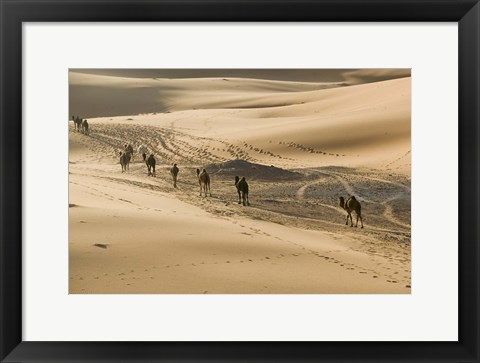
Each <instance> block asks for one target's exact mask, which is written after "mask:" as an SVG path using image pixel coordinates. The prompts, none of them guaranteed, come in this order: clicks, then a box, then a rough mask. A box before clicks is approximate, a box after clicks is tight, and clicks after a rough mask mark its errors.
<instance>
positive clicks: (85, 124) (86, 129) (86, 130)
mask: <svg viewBox="0 0 480 363" xmlns="http://www.w3.org/2000/svg"><path fill="white" fill-rule="evenodd" d="M82 132H83V133H84V134H85V135H88V121H87V120H83V121H82Z"/></svg>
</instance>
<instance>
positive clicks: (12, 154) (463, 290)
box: [0, 0, 480, 363]
mask: <svg viewBox="0 0 480 363" xmlns="http://www.w3.org/2000/svg"><path fill="white" fill-rule="evenodd" d="M0 12H1V44H0V46H1V48H0V54H1V69H0V72H1V74H0V79H1V87H0V100H1V101H0V102H1V104H0V110H1V111H0V112H1V114H0V117H1V118H0V137H1V145H0V146H1V153H0V162H1V164H0V173H1V181H0V182H1V189H0V193H1V194H0V198H1V199H0V201H1V215H0V216H1V218H0V233H1V239H0V244H1V269H0V307H1V310H0V324H1V330H0V359H1V362H5V363H10V362H50V361H52V362H53V361H56V362H60V361H64V362H73V361H75V362H102V361H122V362H140V361H143V362H145V361H158V362H167V361H168V362H180V361H182V362H187V361H188V362H200V361H202V362H207V361H209V362H210V361H211V362H233V361H235V362H239V361H242V362H252V361H256V362H267V361H269V362H287V361H288V362H300V361H349V362H359V361H362V362H366V361H376V362H387V361H388V362H393V361H415V362H427V361H428V362H437V361H438V362H440V361H442V362H479V359H480V358H479V357H480V354H479V352H480V349H479V348H480V344H479V341H480V339H479V306H480V303H479V292H480V284H479V261H480V258H479V257H480V256H479V225H480V224H479V218H478V217H479V215H478V208H479V186H480V184H479V171H480V169H479V163H480V160H479V142H480V137H479V136H480V135H479V104H480V97H479V96H480V92H479V90H480V78H479V76H480V73H479V68H480V44H479V40H480V5H479V3H478V1H476V0H475V1H474V0H418V1H417V0H415V1H411V0H401V1H400V0H390V1H388V0H382V1H377V0H362V1H358V0H357V1H354V0H337V1H328V0H326V1H323V0H299V1H293V0H292V1H285V0H271V1H268V0H260V1H248V0H233V1H221V0H198V1H194V0H177V1H174V0H165V1H162V0H140V1H135V0H122V1H108V0H101V1H91V0H63V1H58V0H37V1H35V0H0ZM27 21H28V22H130V21H135V22H143V21H147V22H148V21H232V22H237V21H242V22H243V21H262V22H271V21H318V22H323V21H336V22H346V21H348V22H352V21H353V22H364V21H369V22H377V21H382V22H417V21H422V22H458V41H459V73H458V75H459V90H458V102H459V115H458V116H459V176H458V177H459V215H458V222H459V296H458V301H459V341H458V342H32V341H22V22H27ZM438 147H441V146H438ZM447 218H456V216H448V217H447ZM412 328H413V327H412Z"/></svg>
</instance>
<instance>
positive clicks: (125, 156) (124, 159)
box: [120, 151, 132, 173]
mask: <svg viewBox="0 0 480 363" xmlns="http://www.w3.org/2000/svg"><path fill="white" fill-rule="evenodd" d="M131 158H132V156H131V155H130V153H129V152H128V151H127V152H122V151H120V165H121V166H122V173H125V172H127V171H130V159H131Z"/></svg>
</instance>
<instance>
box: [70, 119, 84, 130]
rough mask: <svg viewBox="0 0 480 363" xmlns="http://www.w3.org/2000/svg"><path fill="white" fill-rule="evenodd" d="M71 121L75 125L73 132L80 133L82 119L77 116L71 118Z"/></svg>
mask: <svg viewBox="0 0 480 363" xmlns="http://www.w3.org/2000/svg"><path fill="white" fill-rule="evenodd" d="M72 120H73V124H74V125H75V131H80V130H81V128H82V119H81V118H80V117H78V116H72Z"/></svg>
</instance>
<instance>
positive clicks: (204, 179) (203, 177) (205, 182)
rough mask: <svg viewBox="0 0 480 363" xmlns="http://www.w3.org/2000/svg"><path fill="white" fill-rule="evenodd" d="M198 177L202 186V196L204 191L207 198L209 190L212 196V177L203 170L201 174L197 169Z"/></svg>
mask: <svg viewBox="0 0 480 363" xmlns="http://www.w3.org/2000/svg"><path fill="white" fill-rule="evenodd" d="M197 177H198V185H200V196H202V190H204V192H205V196H207V188H208V192H209V193H210V196H212V191H211V190H210V175H208V173H207V171H206V170H205V169H203V171H202V172H201V173H200V169H197Z"/></svg>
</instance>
